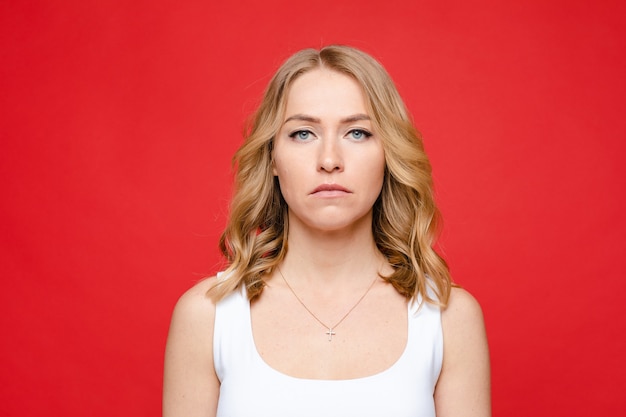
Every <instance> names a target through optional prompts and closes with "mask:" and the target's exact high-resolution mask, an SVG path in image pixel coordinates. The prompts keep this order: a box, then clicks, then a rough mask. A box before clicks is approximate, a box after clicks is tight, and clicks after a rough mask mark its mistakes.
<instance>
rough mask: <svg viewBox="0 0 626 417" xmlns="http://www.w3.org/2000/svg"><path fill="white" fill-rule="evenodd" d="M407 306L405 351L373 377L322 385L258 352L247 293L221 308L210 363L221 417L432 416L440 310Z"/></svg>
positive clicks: (439, 358)
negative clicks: (292, 373)
mask: <svg viewBox="0 0 626 417" xmlns="http://www.w3.org/2000/svg"><path fill="white" fill-rule="evenodd" d="M417 304H418V303H412V304H411V303H410V304H409V306H408V308H407V314H408V319H409V320H408V323H409V324H408V338H407V344H406V347H405V350H404V352H403V353H402V355H401V356H400V358H399V359H398V360H397V361H396V362H395V363H394V364H393V365H391V367H389V368H387V369H386V370H385V371H382V372H380V373H377V374H375V375H371V376H367V377H363V378H355V379H346V380H318V379H303V378H296V377H292V376H288V375H285V374H283V373H281V372H279V371H277V370H275V369H274V368H272V367H270V366H269V365H268V364H267V363H266V362H265V361H264V360H263V358H262V357H261V356H260V354H259V353H258V351H257V350H256V346H255V344H254V339H253V335H252V325H251V319H250V302H249V301H248V299H247V296H246V293H245V289H242V290H236V291H234V292H233V293H231V294H229V295H228V296H227V297H226V298H224V299H222V300H221V301H220V302H219V303H218V304H217V306H216V314H215V328H214V335H213V359H214V365H215V371H216V374H217V376H218V378H219V380H220V383H221V385H220V396H219V402H218V408H217V416H218V417H335V416H336V417H350V416H354V417H370V416H371V417H382V416H392V417H435V405H434V399H433V393H434V390H435V385H436V383H437V379H438V377H439V372H440V371H441V364H442V359H443V335H442V329H441V314H440V310H439V308H438V307H436V306H433V305H430V304H428V303H422V305H421V308H417V306H416V305H417Z"/></svg>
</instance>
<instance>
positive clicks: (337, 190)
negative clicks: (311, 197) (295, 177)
mask: <svg viewBox="0 0 626 417" xmlns="http://www.w3.org/2000/svg"><path fill="white" fill-rule="evenodd" d="M347 193H350V190H348V189H347V188H345V187H342V186H341V185H339V184H322V185H320V186H318V187H316V188H315V189H314V190H313V191H312V192H311V194H317V195H328V196H333V195H341V194H347Z"/></svg>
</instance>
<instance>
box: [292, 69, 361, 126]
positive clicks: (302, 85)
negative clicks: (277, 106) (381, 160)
mask: <svg viewBox="0 0 626 417" xmlns="http://www.w3.org/2000/svg"><path fill="white" fill-rule="evenodd" d="M312 112H313V113H316V115H319V116H323V115H324V114H328V115H331V114H337V113H342V114H343V113H345V114H354V113H365V114H367V113H368V111H367V101H366V96H365V93H364V91H363V88H362V87H361V85H360V84H359V83H358V82H357V81H356V80H355V79H354V78H352V77H351V76H349V75H346V74H343V73H341V72H338V71H334V70H329V69H325V68H318V69H314V70H312V71H308V72H306V73H304V74H302V75H301V76H300V77H298V78H297V79H296V80H295V81H294V82H293V83H292V84H291V87H290V88H289V91H288V92H287V97H286V106H285V113H286V117H289V115H290V114H291V113H305V114H308V113H312Z"/></svg>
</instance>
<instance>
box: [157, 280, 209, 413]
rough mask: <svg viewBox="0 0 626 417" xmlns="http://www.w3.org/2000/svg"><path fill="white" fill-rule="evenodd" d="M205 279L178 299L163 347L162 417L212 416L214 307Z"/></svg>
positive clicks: (207, 282)
mask: <svg viewBox="0 0 626 417" xmlns="http://www.w3.org/2000/svg"><path fill="white" fill-rule="evenodd" d="M212 282H213V280H212V279H211V280H205V281H202V282H200V283H199V284H197V285H196V286H194V287H193V288H191V289H190V290H189V291H187V292H186V293H185V294H183V296H182V297H181V298H180V300H179V301H178V303H177V304H176V308H175V309H174V313H173V315H172V323H171V325H170V331H169V335H168V338H167V346H166V348H165V372H164V376H163V417H195V416H203V417H206V416H215V413H216V410H217V400H218V397H219V380H218V379H217V375H216V374H215V369H214V367H213V324H214V319H215V305H214V304H213V302H212V301H211V300H210V299H209V297H207V295H206V292H207V290H208V289H209V288H210V285H211V283H212Z"/></svg>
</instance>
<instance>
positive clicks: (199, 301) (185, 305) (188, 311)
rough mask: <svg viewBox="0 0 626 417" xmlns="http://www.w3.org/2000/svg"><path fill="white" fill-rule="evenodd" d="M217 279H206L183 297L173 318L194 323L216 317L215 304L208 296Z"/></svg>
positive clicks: (175, 309) (177, 304) (179, 300)
mask: <svg viewBox="0 0 626 417" xmlns="http://www.w3.org/2000/svg"><path fill="white" fill-rule="evenodd" d="M216 279H217V278H216V277H211V278H207V279H204V280H202V281H200V282H198V283H197V284H196V285H194V286H193V287H191V288H190V289H188V290H187V291H186V292H185V293H184V294H183V295H181V297H180V298H179V299H178V302H177V303H176V307H175V308H174V315H173V317H172V318H173V319H175V318H181V319H183V320H185V319H188V320H192V321H196V320H200V321H202V320H206V319H212V318H213V316H214V315H215V303H214V302H213V300H212V299H211V297H209V296H208V291H209V289H211V287H212V286H213V285H214V284H215V281H216ZM198 313H200V314H198Z"/></svg>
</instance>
